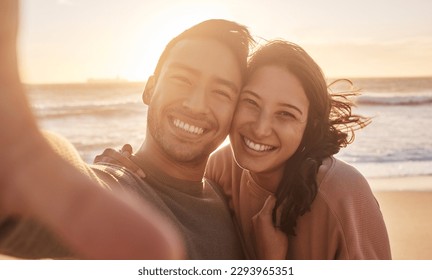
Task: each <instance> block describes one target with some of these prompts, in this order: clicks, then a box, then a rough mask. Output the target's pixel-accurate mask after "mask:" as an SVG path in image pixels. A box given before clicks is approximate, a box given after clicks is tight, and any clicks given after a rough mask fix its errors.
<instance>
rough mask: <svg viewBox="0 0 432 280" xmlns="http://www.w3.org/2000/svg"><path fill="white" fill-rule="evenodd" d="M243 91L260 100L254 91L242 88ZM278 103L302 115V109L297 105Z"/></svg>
mask: <svg viewBox="0 0 432 280" xmlns="http://www.w3.org/2000/svg"><path fill="white" fill-rule="evenodd" d="M243 93H247V94H250V95H252V96H254V97H255V98H257V99H260V100H262V98H261V97H260V96H259V95H258V94H257V93H256V92H254V91H253V90H250V89H245V90H243ZM278 105H279V106H283V107H288V108H291V109H293V110H296V111H297V112H299V114H300V115H302V116H303V111H302V110H301V109H300V108H299V107H297V106H295V105H293V104H290V103H278Z"/></svg>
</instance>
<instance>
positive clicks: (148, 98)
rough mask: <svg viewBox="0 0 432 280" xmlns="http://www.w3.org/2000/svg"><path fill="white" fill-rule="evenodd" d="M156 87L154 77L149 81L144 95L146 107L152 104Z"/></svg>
mask: <svg viewBox="0 0 432 280" xmlns="http://www.w3.org/2000/svg"><path fill="white" fill-rule="evenodd" d="M154 86H155V78H154V76H153V75H152V76H150V77H149V78H148V79H147V83H146V85H145V88H144V92H143V95H142V100H143V102H144V104H146V105H149V104H150V101H151V99H152V96H153V90H154Z"/></svg>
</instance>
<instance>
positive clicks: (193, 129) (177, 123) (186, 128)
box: [174, 119, 204, 135]
mask: <svg viewBox="0 0 432 280" xmlns="http://www.w3.org/2000/svg"><path fill="white" fill-rule="evenodd" d="M174 125H175V126H176V127H178V128H181V129H183V130H184V131H187V132H189V133H193V134H197V135H200V134H203V133H204V129H203V128H201V127H197V126H194V125H191V124H188V123H185V122H182V121H181V120H179V119H175V120H174Z"/></svg>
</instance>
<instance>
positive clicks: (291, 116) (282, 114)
mask: <svg viewBox="0 0 432 280" xmlns="http://www.w3.org/2000/svg"><path fill="white" fill-rule="evenodd" d="M278 116H280V117H282V118H285V119H297V117H296V116H295V115H294V114H293V113H291V112H287V111H281V112H279V113H278Z"/></svg>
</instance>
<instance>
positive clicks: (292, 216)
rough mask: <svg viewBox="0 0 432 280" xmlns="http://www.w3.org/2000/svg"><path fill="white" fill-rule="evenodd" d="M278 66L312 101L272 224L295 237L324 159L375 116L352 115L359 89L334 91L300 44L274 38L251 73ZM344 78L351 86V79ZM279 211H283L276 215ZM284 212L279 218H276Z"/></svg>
mask: <svg viewBox="0 0 432 280" xmlns="http://www.w3.org/2000/svg"><path fill="white" fill-rule="evenodd" d="M268 65H275V66H278V67H282V68H284V69H286V70H287V71H289V72H290V73H292V74H293V75H295V76H296V77H297V79H298V80H299V81H300V82H301V84H302V86H303V89H304V91H305V93H306V96H307V98H308V100H309V115H308V120H307V125H306V128H305V131H304V134H303V138H302V141H301V143H300V145H299V147H298V149H297V150H296V152H295V153H294V154H293V156H292V157H290V158H289V159H288V160H287V161H286V164H285V169H284V175H283V178H282V180H281V182H280V183H279V186H278V188H277V191H276V198H277V200H276V206H275V208H274V209H273V222H274V224H275V225H279V226H280V228H281V230H282V231H284V232H285V233H286V234H288V235H295V227H296V224H297V218H298V217H299V216H301V215H303V214H305V213H306V212H307V211H309V210H310V207H311V204H312V202H313V200H314V199H315V197H316V194H317V191H318V185H317V180H316V178H317V173H318V168H319V167H320V165H321V164H322V162H323V160H324V159H325V158H327V157H329V156H331V155H334V154H336V153H338V152H339V150H340V148H341V147H345V146H347V145H348V144H349V143H351V142H352V141H354V131H355V130H357V129H360V128H363V127H364V126H366V125H367V124H369V122H370V119H369V118H365V117H363V116H360V115H355V114H353V113H352V110H351V108H352V106H353V103H352V102H351V101H350V100H349V98H350V97H352V96H355V95H357V94H358V91H355V90H347V91H340V92H337V93H333V92H332V91H331V90H330V88H331V87H332V86H334V83H332V84H330V85H329V86H327V83H326V79H325V77H324V75H323V73H322V71H321V69H320V67H319V66H318V65H317V64H316V63H315V61H314V60H313V59H312V58H311V57H310V56H309V55H308V54H307V53H306V51H304V50H303V48H301V47H300V46H297V45H296V44H293V43H290V42H287V41H282V40H275V41H270V42H268V43H267V44H265V45H264V46H262V47H260V48H259V49H258V50H257V51H255V52H254V53H253V55H252V56H251V58H250V60H249V67H248V77H250V76H251V74H252V73H253V72H255V71H256V70H257V69H259V68H261V67H263V66H268ZM340 81H345V82H347V83H349V85H350V86H352V83H351V82H350V81H349V80H338V81H336V82H340ZM277 211H279V212H280V213H279V215H277ZM277 216H280V217H279V218H276V217H277Z"/></svg>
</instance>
